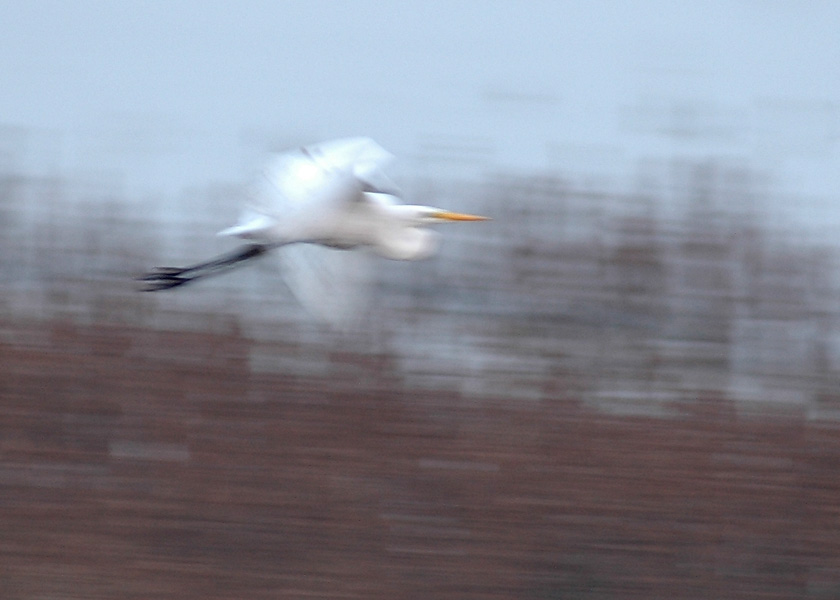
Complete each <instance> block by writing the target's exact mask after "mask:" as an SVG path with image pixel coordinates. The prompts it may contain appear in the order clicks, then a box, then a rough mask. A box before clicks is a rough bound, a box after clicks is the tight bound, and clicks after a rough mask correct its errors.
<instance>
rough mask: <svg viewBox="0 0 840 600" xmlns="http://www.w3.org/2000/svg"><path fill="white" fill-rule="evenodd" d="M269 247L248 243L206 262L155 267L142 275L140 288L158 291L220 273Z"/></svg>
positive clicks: (261, 253)
mask: <svg viewBox="0 0 840 600" xmlns="http://www.w3.org/2000/svg"><path fill="white" fill-rule="evenodd" d="M268 249H269V247H268V246H264V245H262V244H249V245H247V246H242V247H241V248H239V249H238V250H236V251H234V252H232V253H230V254H225V255H223V256H220V257H218V258H214V259H213V260H209V261H207V262H201V263H197V264H194V265H190V266H189V267H157V268H155V269H154V270H152V271H151V272H149V273H147V274H146V275H144V276H143V277H140V281H143V282H145V286H144V287H143V288H142V289H143V291H144V292H158V291H160V290H168V289H170V288H174V287H178V286H181V285H184V284H185V283H190V282H191V281H195V280H196V279H201V278H203V277H209V276H210V275H220V274H221V273H224V272H226V271H228V270H230V269H231V268H233V267H234V266H236V265H238V264H241V263H242V262H244V261H246V260H250V259H252V258H256V257H258V256H262V255H263V254H265V253H266V252H267V251H268Z"/></svg>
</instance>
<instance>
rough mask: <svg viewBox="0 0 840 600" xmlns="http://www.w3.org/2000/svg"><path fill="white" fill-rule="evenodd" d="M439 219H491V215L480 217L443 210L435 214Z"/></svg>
mask: <svg viewBox="0 0 840 600" xmlns="http://www.w3.org/2000/svg"><path fill="white" fill-rule="evenodd" d="M435 216H436V217H437V218H438V219H441V220H443V221H489V220H490V217H480V216H478V215H466V214H463V213H456V212H449V211H448V210H442V211H440V212H439V213H437V214H436V215H435Z"/></svg>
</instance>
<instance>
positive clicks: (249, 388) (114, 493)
mask: <svg viewBox="0 0 840 600" xmlns="http://www.w3.org/2000/svg"><path fill="white" fill-rule="evenodd" d="M2 332H3V334H4V336H3V340H5V341H4V343H3V344H2V345H0V364H2V371H1V372H0V400H2V413H0V414H2V420H0V598H3V599H4V600H30V599H35V598H37V599H47V598H49V599H57V598H61V599H70V598H74V599H75V598H79V599H82V598H84V599H98V598H102V599H105V598H108V599H138V600H139V599H147V598H178V599H179V600H188V599H193V598H195V599H199V598H200V599H202V600H207V599H232V598H248V599H256V598H365V599H370V598H389V599H394V598H412V599H413V598H417V599H427V598H459V599H460V598H475V599H478V598H482V599H484V598H534V599H540V600H543V599H546V600H547V599H561V598H562V599H566V598H575V599H588V598H692V599H698V600H699V599H709V598H803V597H806V598H818V599H830V598H837V597H840V478H839V477H838V476H837V472H838V467H840V426H838V425H837V424H836V423H830V424H828V423H821V422H815V421H806V420H804V418H800V417H796V416H791V415H788V416H787V417H776V418H767V419H756V418H754V417H746V416H743V415H740V416H739V413H738V412H736V410H735V409H734V407H733V405H732V403H731V402H730V401H729V400H727V399H725V398H722V397H719V396H716V395H714V394H710V395H708V396H706V397H698V398H696V401H695V402H693V403H685V402H683V403H682V404H681V406H680V414H681V415H682V416H681V417H679V418H671V419H667V420H666V419H657V418H652V417H628V416H624V417H621V416H609V415H606V414H603V413H599V412H597V411H595V410H593V409H592V408H587V407H586V406H584V405H583V404H582V403H581V402H580V401H579V400H578V399H577V398H575V397H572V396H571V395H569V396H567V395H564V393H563V392H562V390H563V389H564V383H563V381H556V382H555V384H554V385H553V386H552V389H551V390H547V391H546V394H545V396H544V398H543V399H541V400H536V401H517V402H506V401H504V400H503V399H499V398H497V397H494V398H493V399H492V400H491V399H487V400H486V401H482V400H481V399H480V398H478V399H477V398H475V397H469V398H467V397H464V396H461V395H460V394H458V393H456V392H429V391H418V390H416V389H410V388H409V387H408V386H407V385H405V383H404V382H403V380H402V379H401V377H400V375H399V371H398V370H397V369H396V368H395V367H394V365H393V364H392V363H391V361H390V360H389V359H388V357H386V356H381V357H377V356H371V355H364V356H361V355H358V356H357V355H354V354H352V353H346V352H342V353H340V352H336V353H335V355H334V356H331V357H330V365H331V367H330V372H328V373H326V374H322V375H318V376H309V377H302V376H300V375H295V374H292V373H290V374H282V373H279V374H264V373H257V374H255V373H253V370H252V369H249V363H248V360H249V359H248V357H249V350H250V345H251V343H252V342H250V341H249V340H247V339H244V338H242V337H237V336H214V335H208V334H198V333H174V332H160V331H157V332H154V331H151V330H145V329H137V328H122V327H117V326H90V327H85V326H82V325H78V324H75V325H71V324H67V323H60V322H54V323H53V324H51V325H45V324H43V323H42V324H35V323H32V324H25V323H6V324H5V326H4V327H3V328H2ZM274 350H275V351H276V352H278V353H282V352H283V351H284V348H283V347H282V346H281V345H280V344H279V343H278V345H277V346H276V347H275V348H274Z"/></svg>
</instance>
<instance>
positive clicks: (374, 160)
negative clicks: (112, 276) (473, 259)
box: [143, 138, 485, 293]
mask: <svg viewBox="0 0 840 600" xmlns="http://www.w3.org/2000/svg"><path fill="white" fill-rule="evenodd" d="M391 159H392V157H391V155H390V154H389V153H388V152H386V151H385V150H384V149H382V148H381V147H380V146H379V145H378V144H376V143H375V142H373V141H372V140H370V139H368V138H349V139H343V140H335V141H332V142H325V143H322V144H317V145H313V146H307V147H304V148H301V149H299V150H294V151H290V152H285V153H282V154H279V155H276V156H274V157H273V158H272V159H271V160H270V161H269V162H268V164H267V165H266V168H265V170H264V171H263V173H262V175H261V177H260V178H259V180H258V181H257V182H256V184H255V185H254V187H253V188H252V190H251V192H250V194H249V199H248V202H247V205H246V208H245V210H244V212H243V214H242V215H241V217H240V220H239V222H238V223H237V224H236V225H234V226H232V227H229V228H227V229H225V230H223V231H221V232H219V234H220V235H226V236H235V237H239V238H242V239H244V240H247V241H248V242H250V245H249V246H246V247H245V248H243V249H240V250H239V251H237V252H236V253H234V254H231V255H228V256H224V257H221V258H218V259H214V260H211V261H208V262H205V263H199V264H197V265H193V266H191V267H186V268H183V269H181V268H163V269H157V270H155V271H153V272H151V273H149V274H147V275H146V276H145V277H143V280H144V281H146V282H147V287H146V289H147V290H149V291H157V290H162V289H168V288H172V287H176V286H179V285H182V284H184V283H187V282H189V281H193V280H195V279H198V278H201V277H205V276H207V275H211V274H216V273H219V272H221V271H224V270H227V269H228V268H230V267H232V266H234V265H237V264H240V263H242V262H244V261H245V260H247V259H250V258H254V257H256V256H259V255H261V254H263V253H265V252H266V251H268V250H271V249H274V248H277V247H280V246H286V245H290V244H307V245H318V246H325V247H329V248H334V249H341V250H351V249H369V250H371V251H372V252H374V253H375V254H378V255H380V256H382V257H385V258H390V259H395V260H417V259H421V258H425V257H426V256H429V255H430V254H431V253H433V252H434V251H435V249H436V247H437V244H436V237H437V236H436V234H435V232H433V231H431V230H429V229H427V228H426V226H428V225H433V224H436V223H443V222H448V221H478V220H485V218H484V217H478V216H474V215H465V214H459V213H452V212H449V211H445V210H441V209H438V208H434V207H429V206H417V205H407V204H401V203H400V202H399V201H398V198H397V197H396V195H394V192H395V190H394V186H393V184H392V183H391V182H390V180H389V179H388V178H387V177H385V175H384V174H383V172H382V167H383V166H384V165H385V164H386V163H387V162H390V160H391ZM324 293H328V292H326V291H325V292H324Z"/></svg>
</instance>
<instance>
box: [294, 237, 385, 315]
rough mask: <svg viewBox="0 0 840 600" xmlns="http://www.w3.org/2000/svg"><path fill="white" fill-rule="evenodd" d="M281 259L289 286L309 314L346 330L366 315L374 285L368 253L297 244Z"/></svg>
mask: <svg viewBox="0 0 840 600" xmlns="http://www.w3.org/2000/svg"><path fill="white" fill-rule="evenodd" d="M279 257H280V259H281V260H282V261H283V265H282V267H283V278H284V280H285V282H286V284H287V285H288V287H289V289H290V290H291V291H292V293H293V294H294V295H295V297H296V298H297V299H298V301H299V302H300V303H301V304H302V305H303V306H304V308H306V310H307V311H308V312H309V313H310V314H312V315H313V316H315V317H316V318H318V319H320V320H322V321H325V322H327V323H329V324H331V325H332V326H334V327H338V328H343V329H346V328H349V327H352V326H353V324H354V323H355V322H357V320H358V319H359V318H360V317H361V316H362V315H363V314H364V309H365V306H366V305H367V302H368V299H369V293H370V284H371V269H370V265H369V260H370V256H369V255H368V254H367V253H366V252H364V251H354V252H347V251H343V250H336V249H333V248H327V247H324V246H320V245H315V244H296V245H294V246H288V247H286V248H284V250H283V252H282V253H281V254H280V255H279Z"/></svg>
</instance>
